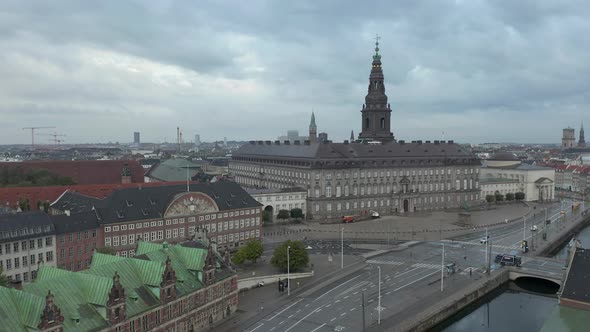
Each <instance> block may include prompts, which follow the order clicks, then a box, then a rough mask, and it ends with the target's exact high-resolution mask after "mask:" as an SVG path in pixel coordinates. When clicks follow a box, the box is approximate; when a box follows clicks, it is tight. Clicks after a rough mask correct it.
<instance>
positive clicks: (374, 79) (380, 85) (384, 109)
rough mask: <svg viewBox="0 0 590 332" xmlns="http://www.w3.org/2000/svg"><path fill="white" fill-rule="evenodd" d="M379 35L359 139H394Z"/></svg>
mask: <svg viewBox="0 0 590 332" xmlns="http://www.w3.org/2000/svg"><path fill="white" fill-rule="evenodd" d="M379 39H381V37H379V35H377V36H375V54H374V55H373V63H372V64H371V74H370V75H369V88H368V92H367V96H366V97H365V104H364V105H363V108H362V110H361V114H362V115H361V119H362V123H361V132H360V134H359V139H361V140H366V141H373V140H377V141H382V142H385V141H393V140H394V137H393V133H391V129H390V127H391V108H390V106H389V103H388V102H387V95H386V94H385V84H384V81H385V78H384V76H383V69H382V68H381V54H379Z"/></svg>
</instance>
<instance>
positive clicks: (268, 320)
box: [266, 299, 303, 322]
mask: <svg viewBox="0 0 590 332" xmlns="http://www.w3.org/2000/svg"><path fill="white" fill-rule="evenodd" d="M301 301H303V299H299V300H297V301H295V303H293V304H291V305H290V306H288V307H286V308H285V309H283V310H282V311H280V312H279V313H277V314H276V315H274V316H272V317H271V318H269V319H267V320H266V321H267V322H270V321H271V320H273V319H274V318H275V317H277V316H278V315H280V314H282V313H283V312H285V311H287V309H289V308H291V307H292V306H294V305H296V304H297V303H299V302H301Z"/></svg>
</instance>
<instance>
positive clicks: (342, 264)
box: [340, 227, 344, 269]
mask: <svg viewBox="0 0 590 332" xmlns="http://www.w3.org/2000/svg"><path fill="white" fill-rule="evenodd" d="M340 268H341V269H343V268H344V227H342V229H341V230H340Z"/></svg>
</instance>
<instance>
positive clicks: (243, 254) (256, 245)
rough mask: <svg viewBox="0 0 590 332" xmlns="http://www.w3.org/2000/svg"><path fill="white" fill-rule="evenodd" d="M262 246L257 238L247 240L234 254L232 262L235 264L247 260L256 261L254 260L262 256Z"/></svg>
mask: <svg viewBox="0 0 590 332" xmlns="http://www.w3.org/2000/svg"><path fill="white" fill-rule="evenodd" d="M263 252H264V248H263V247H262V243H261V242H260V241H258V240H254V239H252V240H249V241H248V242H246V245H245V246H243V247H241V248H240V249H239V250H238V252H236V254H235V255H234V258H233V262H234V263H236V264H242V263H244V262H245V261H247V260H249V261H252V262H254V263H256V260H257V259H258V258H260V256H262V253H263Z"/></svg>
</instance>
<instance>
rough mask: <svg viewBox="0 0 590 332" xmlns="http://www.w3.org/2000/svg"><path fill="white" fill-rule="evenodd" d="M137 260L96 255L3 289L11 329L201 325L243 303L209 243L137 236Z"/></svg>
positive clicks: (136, 329)
mask: <svg viewBox="0 0 590 332" xmlns="http://www.w3.org/2000/svg"><path fill="white" fill-rule="evenodd" d="M136 252H137V255H136V256H135V257H134V258H129V257H127V258H126V257H119V256H112V255H106V254H100V253H95V254H94V256H93V259H92V266H91V267H90V268H89V269H88V270H85V271H81V272H70V271H65V270H61V269H58V268H55V267H48V266H42V267H40V268H39V271H38V276H37V279H36V281H35V282H34V283H32V284H28V285H25V286H24V287H23V288H22V290H21V289H12V288H5V287H0V298H1V299H2V301H0V317H10V319H3V320H2V324H3V328H2V330H6V331H31V330H35V331H41V332H68V331H105V332H106V331H108V332H120V331H133V332H144V331H188V332H194V331H203V330H207V329H209V328H210V326H211V325H212V324H214V323H216V322H218V321H220V320H223V319H225V318H227V317H228V316H230V315H232V314H233V313H234V312H235V311H236V309H237V306H238V282H237V275H236V273H235V272H234V271H233V269H232V268H231V265H230V262H229V260H228V259H226V258H224V257H221V256H220V255H219V254H218V253H217V252H216V250H215V248H214V246H213V245H212V244H211V243H208V242H202V241H190V242H186V243H183V244H182V245H168V244H167V243H163V244H153V243H146V242H139V243H138V244H137V250H136Z"/></svg>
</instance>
